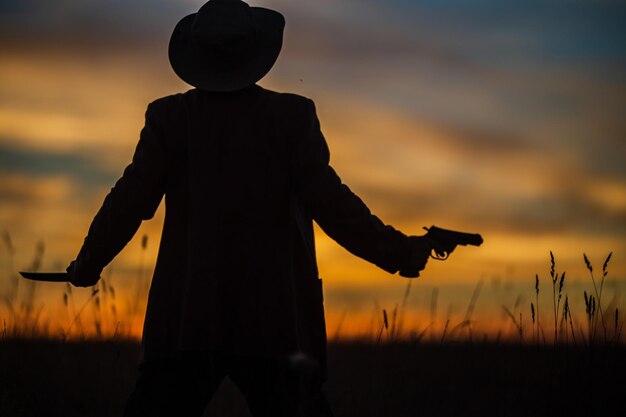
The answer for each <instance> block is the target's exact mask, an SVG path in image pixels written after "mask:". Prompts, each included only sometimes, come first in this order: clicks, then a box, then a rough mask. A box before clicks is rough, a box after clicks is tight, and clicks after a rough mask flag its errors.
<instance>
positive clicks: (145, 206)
mask: <svg viewBox="0 0 626 417" xmlns="http://www.w3.org/2000/svg"><path fill="white" fill-rule="evenodd" d="M156 113H157V112H156V111H155V109H154V105H153V104H150V105H148V109H147V110H146V122H145V126H144V128H143V129H142V130H141V135H140V138H139V142H138V144H137V148H136V149H135V153H134V155H133V160H132V163H131V164H130V165H128V166H127V167H126V169H125V170H124V174H123V175H122V177H121V178H120V179H119V180H118V181H117V182H116V183H115V186H114V187H113V188H112V189H111V191H110V192H109V194H108V195H107V196H106V198H105V199H104V202H103V204H102V207H101V208H100V210H99V211H98V213H97V214H96V216H95V217H94V219H93V221H92V223H91V226H90V227H89V232H88V234H87V237H86V238H85V241H84V243H83V246H82V248H81V249H80V252H79V253H78V256H77V257H76V260H74V261H72V263H71V264H70V265H69V267H68V268H67V272H68V275H69V278H68V280H69V281H70V282H71V283H72V284H74V285H75V286H79V287H87V286H90V285H95V284H96V283H97V282H98V280H99V279H100V273H101V272H102V270H103V269H104V267H105V266H106V265H107V264H108V263H109V262H111V261H112V260H113V258H114V257H115V256H116V255H117V254H118V253H119V252H120V251H121V250H122V249H123V248H124V246H126V244H127V243H128V242H129V241H130V239H131V238H132V237H133V236H134V235H135V233H136V232H137V229H138V228H139V225H140V224H141V222H142V221H143V220H148V219H151V218H152V217H153V216H154V213H155V211H156V209H157V208H158V207H159V204H160V202H161V199H162V197H163V193H164V191H165V176H166V150H165V142H164V138H163V135H162V131H161V130H160V128H159V124H158V120H157V119H158V117H157V115H156Z"/></svg>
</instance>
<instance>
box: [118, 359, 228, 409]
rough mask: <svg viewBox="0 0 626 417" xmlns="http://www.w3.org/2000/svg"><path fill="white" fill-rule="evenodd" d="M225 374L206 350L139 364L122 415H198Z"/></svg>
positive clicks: (217, 361)
mask: <svg viewBox="0 0 626 417" xmlns="http://www.w3.org/2000/svg"><path fill="white" fill-rule="evenodd" d="M224 376H225V373H224V370H223V367H222V366H220V364H219V360H216V359H215V358H213V357H212V356H211V355H209V354H206V353H205V354H194V355H193V356H191V355H186V356H184V357H181V358H176V359H167V360H157V361H152V362H147V363H145V364H142V366H140V368H139V377H138V379H137V383H136V385H135V389H134V391H133V393H132V394H131V396H130V398H129V400H128V402H127V404H126V409H125V411H124V417H161V416H163V417H165V416H168V417H169V416H177V417H199V416H200V415H202V412H203V411H204V409H205V408H206V405H207V404H208V403H209V401H210V400H211V397H212V396H213V394H214V393H215V391H216V390H217V388H218V387H219V385H220V383H221V382H222V380H223V379H224Z"/></svg>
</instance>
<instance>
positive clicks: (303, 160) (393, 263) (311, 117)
mask: <svg viewBox="0 0 626 417" xmlns="http://www.w3.org/2000/svg"><path fill="white" fill-rule="evenodd" d="M302 113H304V121H303V122H302V119H300V121H301V123H298V125H299V127H298V128H297V132H294V138H293V140H294V142H295V143H294V144H293V149H294V151H293V160H292V173H293V178H294V182H295V189H296V193H297V195H298V197H299V199H300V201H301V202H302V204H303V206H304V207H305V208H306V209H307V210H308V211H309V213H310V215H311V217H313V219H314V220H315V221H316V222H317V224H319V226H320V227H321V228H322V230H324V232H325V233H326V234H327V235H328V236H330V237H331V238H332V239H333V240H335V241H336V242H337V243H339V244H340V245H341V246H343V247H344V248H346V249H347V250H348V251H350V252H351V253H353V254H354V255H356V256H359V257H360V258H363V259H365V260H367V261H369V262H371V263H373V264H375V265H377V266H378V267H380V268H382V269H384V270H385V271H387V272H389V273H392V274H393V273H396V272H398V271H399V270H400V269H402V268H403V267H405V266H407V265H408V264H409V263H410V259H411V258H410V257H411V249H410V244H409V238H408V237H407V236H406V235H405V234H403V233H402V232H400V231H398V230H396V229H395V228H393V227H392V226H390V225H385V224H384V223H383V222H382V221H381V220H380V219H379V218H378V217H376V216H375V215H373V214H372V213H371V212H370V210H369V209H368V207H367V206H366V205H365V203H364V202H363V201H362V200H361V199H360V198H359V197H358V196H357V195H355V194H354V193H353V192H352V191H351V190H350V188H349V187H348V186H347V185H345V184H343V183H342V182H341V179H340V178H339V176H338V175H337V173H336V172H335V170H334V169H333V168H332V167H331V166H330V165H329V160H330V152H329V150H328V145H327V143H326V140H325V139H324V136H323V134H322V132H321V129H320V124H319V120H318V118H317V115H316V111H315V105H314V103H313V101H311V100H309V99H307V101H306V110H305V111H304V112H302ZM302 113H301V114H302Z"/></svg>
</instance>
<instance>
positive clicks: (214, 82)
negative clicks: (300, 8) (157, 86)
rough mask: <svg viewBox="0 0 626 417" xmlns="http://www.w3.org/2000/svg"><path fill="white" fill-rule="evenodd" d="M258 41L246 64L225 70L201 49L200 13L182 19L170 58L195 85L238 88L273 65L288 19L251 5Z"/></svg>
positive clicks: (199, 86)
mask: <svg viewBox="0 0 626 417" xmlns="http://www.w3.org/2000/svg"><path fill="white" fill-rule="evenodd" d="M250 10H251V12H252V21H253V24H254V26H255V30H256V41H255V44H254V47H253V48H252V50H251V52H250V56H249V57H248V59H246V61H245V63H243V64H242V65H238V66H236V67H234V68H232V69H228V70H225V69H223V68H220V66H219V65H216V63H215V62H212V57H210V56H207V53H206V51H204V50H203V49H201V48H199V47H198V45H197V43H196V42H194V40H193V38H192V25H193V22H194V19H195V17H196V13H193V14H190V15H188V16H185V17H184V18H182V19H181V20H180V22H178V24H177V25H176V27H175V28H174V32H173V33H172V37H171V38H170V44H169V60H170V64H171V65H172V68H173V69H174V72H175V73H176V75H178V76H179V77H180V78H181V79H182V80H183V81H185V82H186V83H188V84H191V85H192V86H194V87H197V88H200V89H202V90H208V91H218V92H227V91H237V90H241V89H243V88H246V87H249V86H251V85H253V84H254V83H256V82H257V81H259V80H260V79H261V78H263V77H264V76H265V75H266V74H267V73H268V72H269V70H270V69H271V68H272V66H273V65H274V63H275V62H276V59H278V55H279V54H280V50H281V48H282V44H283V29H284V27H285V18H284V17H283V15H281V14H280V13H278V12H276V11H274V10H270V9H265V8H263V7H250Z"/></svg>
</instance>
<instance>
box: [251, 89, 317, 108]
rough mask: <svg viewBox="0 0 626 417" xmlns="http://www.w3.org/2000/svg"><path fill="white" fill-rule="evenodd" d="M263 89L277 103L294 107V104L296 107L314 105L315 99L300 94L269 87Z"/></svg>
mask: <svg viewBox="0 0 626 417" xmlns="http://www.w3.org/2000/svg"><path fill="white" fill-rule="evenodd" d="M263 91H264V93H265V94H266V95H267V96H268V97H269V98H270V99H271V100H273V101H274V102H275V103H277V104H279V105H284V106H287V107H289V108H293V106H295V107H296V108H302V107H311V106H312V105H314V104H313V100H311V99H310V98H308V97H305V96H303V95H300V94H296V93H289V92H279V91H273V90H267V89H263Z"/></svg>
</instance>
